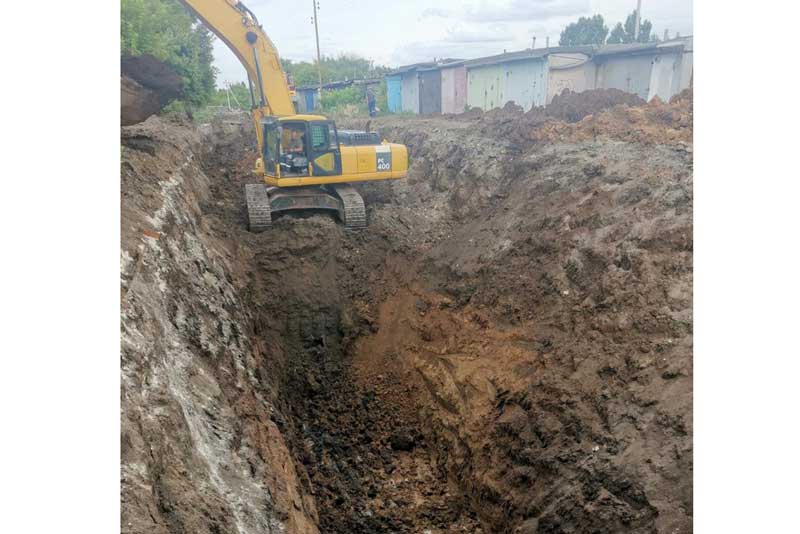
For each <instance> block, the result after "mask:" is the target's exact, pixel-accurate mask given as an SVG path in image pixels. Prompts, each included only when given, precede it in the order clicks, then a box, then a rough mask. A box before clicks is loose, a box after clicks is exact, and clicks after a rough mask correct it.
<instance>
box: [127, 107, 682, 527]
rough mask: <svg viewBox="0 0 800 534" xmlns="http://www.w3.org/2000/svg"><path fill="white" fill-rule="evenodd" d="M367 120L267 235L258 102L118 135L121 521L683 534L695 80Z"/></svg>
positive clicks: (155, 122) (165, 524) (136, 524)
mask: <svg viewBox="0 0 800 534" xmlns="http://www.w3.org/2000/svg"><path fill="white" fill-rule="evenodd" d="M509 121H510V123H509ZM514 121H517V122H516V123H515V122H514ZM497 122H500V123H502V124H503V125H504V128H503V129H502V131H500V130H487V129H486V128H478V127H476V126H479V125H484V126H485V125H487V124H494V123H497ZM341 126H342V125H340V127H341ZM352 126H363V125H359V124H353V125H352ZM372 127H373V128H377V129H378V131H380V132H381V133H382V134H383V135H384V136H385V137H389V138H391V139H392V140H395V141H398V142H403V143H405V144H407V145H408V146H409V149H410V153H411V161H412V165H411V171H410V175H409V178H408V180H404V181H399V182H395V183H391V184H389V183H384V184H369V185H366V186H361V187H360V190H361V192H362V194H363V195H364V197H365V199H366V201H367V204H368V206H369V208H368V215H369V225H370V226H369V229H368V230H366V231H361V232H350V231H346V230H344V229H343V228H342V227H341V225H339V224H337V223H336V222H335V221H334V220H333V219H331V218H330V217H328V216H325V215H312V216H308V217H283V218H281V219H279V220H278V221H277V222H276V223H275V225H274V227H273V228H272V229H271V230H270V231H269V232H266V233H264V234H258V235H254V234H250V233H249V232H247V231H246V230H245V224H244V222H245V221H244V209H243V208H244V206H243V195H242V189H243V185H244V183H247V182H250V181H252V177H251V175H250V173H249V169H250V168H251V166H252V160H253V158H254V153H253V151H252V149H250V146H251V144H252V141H251V139H252V132H250V131H249V130H248V128H249V122H248V120H247V118H243V117H241V116H239V117H236V116H229V117H222V118H220V119H219V120H217V121H216V122H215V124H214V125H213V126H212V127H211V128H210V129H208V130H207V131H202V132H201V131H199V130H198V129H196V128H194V127H192V126H191V125H189V124H180V123H170V122H165V121H163V120H161V119H159V118H155V117H154V118H151V119H148V120H147V121H146V122H144V123H142V124H139V125H136V126H132V127H126V128H124V129H123V131H122V145H123V155H122V195H123V196H122V215H123V220H122V517H121V524H122V531H123V532H131V533H133V532H136V533H138V532H155V533H178V532H197V533H206V532H207V533H229V532H230V533H236V532H238V533H260V532H323V533H329V532H341V533H351V532H352V533H378V532H387V533H388V532H419V533H422V532H430V533H445V532H485V533H492V532H519V533H560V532H565V533H566V532H641V533H651V532H691V529H692V418H691V406H692V348H691V347H692V330H691V328H692V315H691V313H692V308H691V302H692V252H691V251H692V176H691V161H692V155H691V95H683V96H682V98H681V99H678V100H677V101H676V102H673V103H671V104H663V103H660V102H655V103H652V104H650V105H647V106H639V107H626V106H617V107H613V108H611V109H609V110H607V111H602V112H599V113H596V114H594V115H589V116H586V117H583V118H582V119H581V120H580V121H579V122H576V123H561V122H558V121H551V120H547V121H543V122H542V121H538V120H537V121H536V123H535V124H532V123H531V121H530V120H529V119H528V120H527V122H526V119H525V117H521V118H514V117H513V116H511V115H510V114H509V117H504V116H502V115H501V116H497V114H495V116H493V115H491V114H486V116H481V117H476V118H474V119H461V120H457V121H455V120H448V119H447V118H415V119H379V120H377V121H373V125H372ZM659 132H660V135H659Z"/></svg>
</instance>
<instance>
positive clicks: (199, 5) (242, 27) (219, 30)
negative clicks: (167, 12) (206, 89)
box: [180, 0, 295, 117]
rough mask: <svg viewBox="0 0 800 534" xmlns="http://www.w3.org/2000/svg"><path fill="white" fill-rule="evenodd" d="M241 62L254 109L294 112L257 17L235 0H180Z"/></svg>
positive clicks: (277, 60) (265, 112)
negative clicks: (253, 102)
mask: <svg viewBox="0 0 800 534" xmlns="http://www.w3.org/2000/svg"><path fill="white" fill-rule="evenodd" d="M180 2H181V3H182V4H184V5H185V6H186V7H187V8H189V10H190V11H191V12H192V13H194V14H195V15H196V16H197V17H198V18H199V19H200V20H202V21H203V23H204V24H205V25H206V26H207V27H208V28H209V29H210V30H211V31H212V32H214V34H215V35H216V36H217V37H219V38H220V39H221V40H222V41H223V42H224V43H225V44H226V45H228V48H230V49H231V50H232V51H233V53H234V54H236V57H237V58H238V59H239V61H240V62H241V63H242V65H244V68H245V70H246V71H247V76H248V78H249V79H250V88H251V91H252V92H253V97H254V99H255V103H256V106H255V107H256V108H258V109H259V111H260V114H261V115H264V116H269V115H273V116H278V117H280V116H284V115H293V114H294V113H295V110H294V106H293V105H292V100H291V96H290V94H289V86H288V84H287V83H286V77H285V76H284V73H283V69H282V67H281V60H280V58H279V57H278V50H277V49H276V48H275V45H274V44H272V41H271V40H270V38H269V37H268V36H267V34H266V33H264V29H263V28H262V27H261V24H259V22H258V19H256V17H255V15H254V14H253V12H252V11H250V10H249V9H248V8H247V7H246V6H245V5H244V4H243V3H242V2H239V1H237V0H180Z"/></svg>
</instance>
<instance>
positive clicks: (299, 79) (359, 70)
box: [281, 54, 390, 87]
mask: <svg viewBox="0 0 800 534" xmlns="http://www.w3.org/2000/svg"><path fill="white" fill-rule="evenodd" d="M281 66H282V67H283V70H284V71H286V72H287V73H289V74H291V75H292V77H293V78H294V83H295V85H296V86H298V87H300V86H303V85H316V84H318V83H319V75H318V74H317V64H316V62H314V63H309V62H307V61H292V60H291V59H281ZM389 70H390V69H389V68H388V67H384V66H381V65H374V64H373V62H372V61H371V60H369V59H366V58H363V57H360V56H357V55H355V54H340V55H339V56H337V57H335V58H334V57H329V56H322V83H330V82H341V81H344V80H361V79H364V78H378V77H380V76H383V74H384V73H386V72H389Z"/></svg>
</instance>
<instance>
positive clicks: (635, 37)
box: [633, 0, 642, 42]
mask: <svg viewBox="0 0 800 534" xmlns="http://www.w3.org/2000/svg"><path fill="white" fill-rule="evenodd" d="M641 20H642V0H636V26H635V28H634V30H633V40H634V41H636V42H638V41H639V23H640V22H641Z"/></svg>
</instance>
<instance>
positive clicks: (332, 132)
mask: <svg viewBox="0 0 800 534" xmlns="http://www.w3.org/2000/svg"><path fill="white" fill-rule="evenodd" d="M338 148H339V141H338V139H337V138H336V129H335V128H334V127H333V124H332V123H330V122H315V123H312V124H311V150H312V151H313V152H327V151H328V150H336V149H338Z"/></svg>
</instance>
